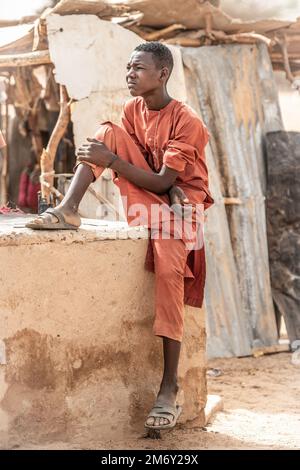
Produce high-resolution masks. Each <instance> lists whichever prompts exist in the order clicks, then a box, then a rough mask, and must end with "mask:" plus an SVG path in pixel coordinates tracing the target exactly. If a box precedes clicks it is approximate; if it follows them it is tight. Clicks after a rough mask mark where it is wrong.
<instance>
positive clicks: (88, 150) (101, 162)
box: [77, 137, 118, 168]
mask: <svg viewBox="0 0 300 470" xmlns="http://www.w3.org/2000/svg"><path fill="white" fill-rule="evenodd" d="M87 141H88V142H89V143H88V144H82V145H81V147H79V150H78V152H77V156H78V161H79V162H86V163H93V164H94V165H97V166H101V167H103V168H107V167H109V166H111V164H112V163H113V162H114V161H115V159H116V158H118V157H117V156H116V155H115V154H114V153H113V152H111V151H110V150H109V149H108V148H107V147H106V145H105V143H104V142H101V141H100V140H97V139H92V138H89V137H88V138H87Z"/></svg>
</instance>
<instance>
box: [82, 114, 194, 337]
mask: <svg viewBox="0 0 300 470" xmlns="http://www.w3.org/2000/svg"><path fill="white" fill-rule="evenodd" d="M95 138H96V139H98V140H100V141H102V142H104V143H105V145H106V146H107V147H108V148H109V149H110V150H111V151H112V152H113V153H115V154H117V155H118V156H119V157H120V158H122V159H124V160H126V161H127V162H129V163H131V164H133V165H135V166H137V167H139V168H142V169H144V170H145V171H149V172H152V169H151V168H150V166H149V165H148V163H147V162H146V160H145V158H144V156H143V154H142V153H141V151H140V149H139V148H138V146H137V145H136V143H135V142H134V141H133V139H132V138H131V137H130V135H129V134H128V133H127V132H126V131H125V130H124V129H122V128H121V127H120V126H117V125H116V124H113V123H111V122H105V123H103V124H101V126H100V127H99V129H98V131H97V133H96V135H95ZM82 164H88V165H89V166H91V168H92V171H93V173H94V176H95V179H97V178H99V176H100V175H101V173H102V172H103V171H104V169H103V168H102V167H97V166H96V165H94V164H92V163H82ZM76 166H78V164H77V165H76ZM75 168H76V167H75ZM114 183H115V184H117V186H118V187H119V189H120V192H121V196H123V197H124V196H125V197H126V200H127V207H126V208H125V212H126V215H127V220H128V222H129V224H130V225H132V224H131V223H130V222H131V221H132V218H133V217H134V215H133V213H131V212H130V210H131V209H130V208H132V207H134V205H140V204H142V205H143V206H144V207H146V208H147V210H148V214H150V213H151V205H153V204H154V205H155V204H159V205H162V204H164V205H169V200H168V197H167V196H165V195H158V194H155V193H152V192H150V191H147V190H145V189H143V188H139V187H138V186H136V185H134V184H133V183H131V182H130V181H128V180H126V179H125V178H123V177H122V176H117V175H116V174H115V177H114ZM145 222H147V221H146V220H143V221H142V223H145ZM157 232H159V231H157ZM150 243H151V244H152V248H153V255H154V265H155V320H154V324H153V332H154V334H155V335H157V336H161V337H167V338H171V339H174V340H176V341H180V342H181V341H182V335H183V323H184V318H183V316H184V277H185V274H186V263H187V256H188V254H189V251H188V250H187V248H186V246H185V243H184V242H183V241H182V239H177V238H172V237H171V238H169V239H163V238H161V236H158V237H157V238H156V237H155V238H151V240H150Z"/></svg>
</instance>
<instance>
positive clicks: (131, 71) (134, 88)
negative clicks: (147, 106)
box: [126, 51, 166, 96]
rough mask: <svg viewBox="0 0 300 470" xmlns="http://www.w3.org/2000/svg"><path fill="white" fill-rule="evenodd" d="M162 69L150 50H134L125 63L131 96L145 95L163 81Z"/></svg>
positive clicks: (160, 85) (159, 86) (161, 84)
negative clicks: (158, 66) (157, 64)
mask: <svg viewBox="0 0 300 470" xmlns="http://www.w3.org/2000/svg"><path fill="white" fill-rule="evenodd" d="M164 77H165V71H164V69H158V68H157V66H156V64H155V62H154V60H153V56H152V53H151V52H141V51H139V52H138V51H134V52H133V53H132V54H131V57H130V59H129V62H128V64H127V74H126V82H127V86H128V89H129V91H130V94H131V95H132V96H147V95H148V94H149V93H151V92H152V91H153V90H155V89H157V88H161V87H162V86H163V85H164V83H165V81H166V80H165V78H164Z"/></svg>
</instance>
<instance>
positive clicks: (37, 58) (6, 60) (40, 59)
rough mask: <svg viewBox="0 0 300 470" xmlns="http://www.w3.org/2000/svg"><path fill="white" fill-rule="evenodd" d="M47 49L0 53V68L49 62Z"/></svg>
mask: <svg viewBox="0 0 300 470" xmlns="http://www.w3.org/2000/svg"><path fill="white" fill-rule="evenodd" d="M51 63H52V62H51V59H50V54H49V51H36V52H25V53H23V54H3V55H0V68H4V67H5V68H7V67H26V66H30V65H42V64H51Z"/></svg>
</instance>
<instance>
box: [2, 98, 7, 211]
mask: <svg viewBox="0 0 300 470" xmlns="http://www.w3.org/2000/svg"><path fill="white" fill-rule="evenodd" d="M0 112H1V113H2V110H1V107H0ZM4 112H5V116H4V122H3V124H4V126H3V129H2V130H3V131H4V138H5V142H6V146H5V147H3V148H2V149H1V153H2V169H1V175H0V176H1V179H0V189H1V193H0V206H3V205H5V204H7V202H8V179H7V178H8V103H7V101H6V103H5V105H4Z"/></svg>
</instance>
